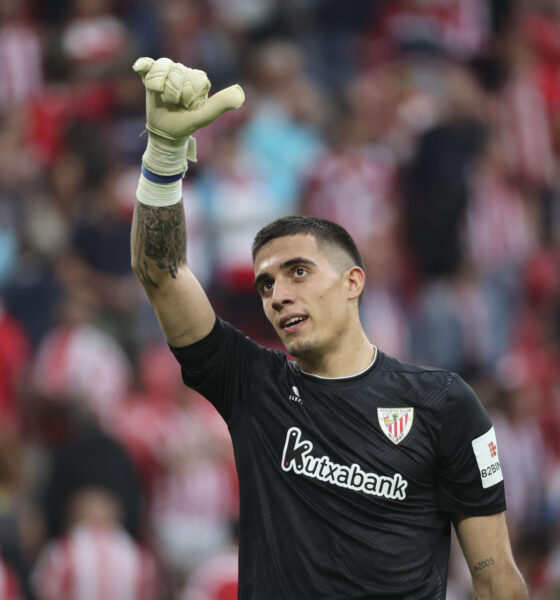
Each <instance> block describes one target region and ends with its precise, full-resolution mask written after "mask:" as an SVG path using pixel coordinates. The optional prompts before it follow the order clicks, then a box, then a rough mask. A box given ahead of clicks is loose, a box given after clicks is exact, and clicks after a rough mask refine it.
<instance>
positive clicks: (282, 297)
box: [272, 280, 294, 311]
mask: <svg viewBox="0 0 560 600" xmlns="http://www.w3.org/2000/svg"><path fill="white" fill-rule="evenodd" d="M293 301H294V299H293V297H292V293H291V290H290V286H289V285H286V284H285V283H283V282H281V281H278V280H277V281H275V282H274V289H273V290H272V308H273V309H274V310H277V311H279V310H281V309H282V307H284V306H286V305H287V304H292V303H293Z"/></svg>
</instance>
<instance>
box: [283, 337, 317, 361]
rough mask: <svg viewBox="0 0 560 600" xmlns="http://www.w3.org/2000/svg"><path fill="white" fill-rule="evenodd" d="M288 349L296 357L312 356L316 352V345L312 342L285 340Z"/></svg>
mask: <svg viewBox="0 0 560 600" xmlns="http://www.w3.org/2000/svg"><path fill="white" fill-rule="evenodd" d="M284 346H285V347H286V350H287V351H288V352H289V353H290V354H291V355H292V356H293V357H294V358H304V359H306V358H310V357H312V356H313V355H314V354H315V347H314V345H313V344H311V343H310V342H303V341H302V342H296V341H293V342H284Z"/></svg>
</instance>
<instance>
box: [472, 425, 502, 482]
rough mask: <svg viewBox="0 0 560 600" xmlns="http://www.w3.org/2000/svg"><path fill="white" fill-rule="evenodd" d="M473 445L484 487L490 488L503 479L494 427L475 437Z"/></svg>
mask: <svg viewBox="0 0 560 600" xmlns="http://www.w3.org/2000/svg"><path fill="white" fill-rule="evenodd" d="M472 447H473V451H474V455H475V457H476V462H477V464H478V468H479V470H480V479H481V481H482V487H483V488H488V487H490V486H492V485H496V484H497V483H500V481H503V479H504V477H503V475H502V468H501V467H500V458H499V456H498V444H497V443H496V432H495V431H494V428H493V427H492V428H491V429H489V430H488V431H487V432H486V433H485V434H484V435H481V436H480V437H477V438H476V439H474V440H473V441H472Z"/></svg>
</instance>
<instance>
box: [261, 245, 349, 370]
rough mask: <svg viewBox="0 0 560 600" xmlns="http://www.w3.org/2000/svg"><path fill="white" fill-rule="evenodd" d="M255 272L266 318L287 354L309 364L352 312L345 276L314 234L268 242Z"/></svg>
mask: <svg viewBox="0 0 560 600" xmlns="http://www.w3.org/2000/svg"><path fill="white" fill-rule="evenodd" d="M333 252H336V251H335V250H333ZM254 271H255V287H256V288H257V291H258V293H259V295H260V297H261V299H262V302H263V308H264V312H265V315H266V317H267V319H268V320H269V321H270V322H271V323H272V325H273V326H274V328H275V329H276V332H277V334H278V336H279V337H280V340H281V341H282V342H283V344H284V345H285V346H286V349H287V350H288V352H290V354H292V355H293V356H295V357H296V358H302V359H304V360H305V359H308V360H313V359H316V358H319V357H320V356H321V355H322V354H324V353H326V352H328V351H329V349H331V348H333V347H334V346H335V345H336V342H337V340H339V339H340V336H341V335H342V334H343V333H344V331H345V329H346V327H347V323H348V319H349V318H350V316H349V315H350V312H351V310H350V303H349V301H348V286H347V281H346V276H345V272H341V269H337V268H336V267H335V266H334V265H333V261H332V260H329V258H328V257H327V255H326V253H325V252H324V251H323V252H322V251H321V250H320V249H319V247H318V246H317V242H316V239H315V237H314V236H313V235H309V234H296V235H287V236H284V237H281V238H276V239H274V240H272V241H270V242H268V243H267V244H265V245H264V246H263V247H262V248H261V249H260V250H259V251H258V252H257V255H256V257H255V264H254Z"/></svg>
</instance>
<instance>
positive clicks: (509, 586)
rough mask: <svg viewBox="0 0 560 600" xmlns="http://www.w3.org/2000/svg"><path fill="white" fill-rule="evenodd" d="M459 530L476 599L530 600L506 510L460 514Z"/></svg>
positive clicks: (457, 527) (458, 534)
mask: <svg viewBox="0 0 560 600" xmlns="http://www.w3.org/2000/svg"><path fill="white" fill-rule="evenodd" d="M455 530H456V531H457V537H458V539H459V543H460V544H461V548H462V550H463V554H464V555H465V559H466V561H467V564H468V566H469V570H470V572H471V575H472V580H473V592H474V596H473V597H474V600H528V598H529V595H528V592H527V587H526V586H525V583H524V581H523V578H522V576H521V574H520V573H519V570H518V569H517V566H516V565H515V561H514V558H513V554H512V552H511V546H510V542H509V536H508V531H507V526H506V520H505V515H504V513H499V514H496V515H489V516H484V517H459V518H458V519H457V520H456V521H455Z"/></svg>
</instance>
